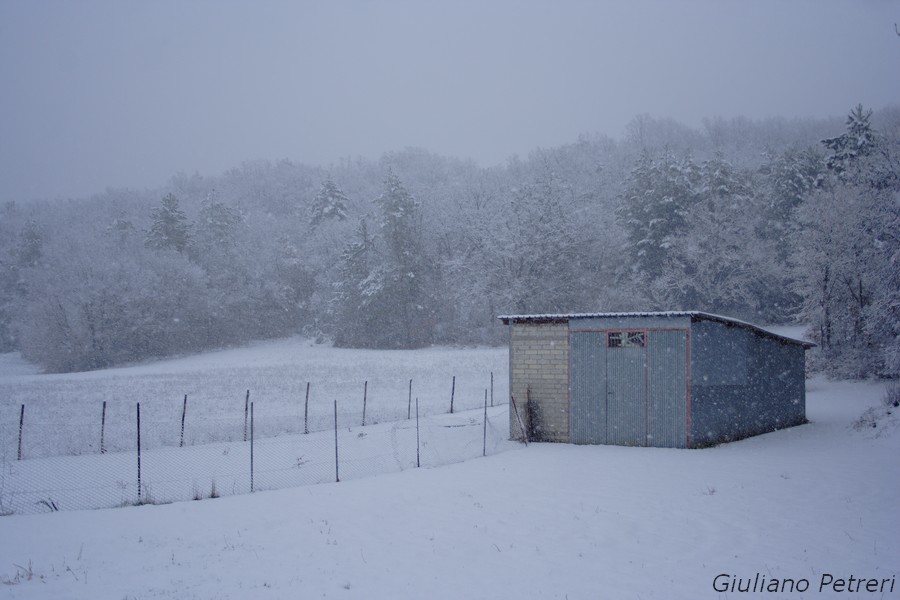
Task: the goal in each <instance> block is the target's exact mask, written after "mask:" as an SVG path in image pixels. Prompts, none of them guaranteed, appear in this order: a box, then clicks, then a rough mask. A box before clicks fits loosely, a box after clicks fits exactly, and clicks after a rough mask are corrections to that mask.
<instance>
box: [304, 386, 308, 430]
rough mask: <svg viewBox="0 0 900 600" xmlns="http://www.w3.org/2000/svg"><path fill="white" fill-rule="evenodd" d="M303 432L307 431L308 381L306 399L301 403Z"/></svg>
mask: <svg viewBox="0 0 900 600" xmlns="http://www.w3.org/2000/svg"><path fill="white" fill-rule="evenodd" d="M303 433H309V382H308V381H307V382H306V401H305V402H304V403H303Z"/></svg>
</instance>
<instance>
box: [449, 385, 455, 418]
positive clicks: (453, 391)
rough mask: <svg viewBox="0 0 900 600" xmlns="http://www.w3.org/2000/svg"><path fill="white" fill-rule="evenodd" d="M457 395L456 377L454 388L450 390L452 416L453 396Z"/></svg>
mask: <svg viewBox="0 0 900 600" xmlns="http://www.w3.org/2000/svg"><path fill="white" fill-rule="evenodd" d="M454 395H456V375H454V376H453V387H451V388H450V414H451V415H452V414H453V396H454Z"/></svg>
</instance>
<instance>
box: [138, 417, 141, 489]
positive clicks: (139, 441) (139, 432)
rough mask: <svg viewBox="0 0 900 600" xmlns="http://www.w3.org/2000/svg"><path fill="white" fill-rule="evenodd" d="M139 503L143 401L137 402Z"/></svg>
mask: <svg viewBox="0 0 900 600" xmlns="http://www.w3.org/2000/svg"><path fill="white" fill-rule="evenodd" d="M137 503H138V504H140V503H141V403H140V402H138V403H137Z"/></svg>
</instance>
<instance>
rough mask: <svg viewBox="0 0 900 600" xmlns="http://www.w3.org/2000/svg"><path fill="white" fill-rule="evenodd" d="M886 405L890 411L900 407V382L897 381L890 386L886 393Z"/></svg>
mask: <svg viewBox="0 0 900 600" xmlns="http://www.w3.org/2000/svg"><path fill="white" fill-rule="evenodd" d="M884 404H885V406H887V407H888V408H889V409H890V408H897V407H900V382H898V381H895V382H893V383H890V384H888V386H887V389H886V390H885V391H884Z"/></svg>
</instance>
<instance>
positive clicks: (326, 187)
mask: <svg viewBox="0 0 900 600" xmlns="http://www.w3.org/2000/svg"><path fill="white" fill-rule="evenodd" d="M349 202H350V200H349V199H348V198H347V196H346V195H345V194H344V192H343V190H341V188H339V187H338V186H337V184H336V183H335V182H334V181H333V180H332V179H331V177H327V178H326V179H325V181H323V182H322V186H321V187H320V188H319V191H318V193H317V194H316V197H315V198H313V203H312V207H311V208H310V212H311V213H312V217H311V219H310V222H309V224H310V226H311V227H317V226H318V225H319V224H320V223H322V222H323V221H326V220H328V219H334V220H337V221H343V220H345V219H346V218H347V205H348V204H349Z"/></svg>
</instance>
